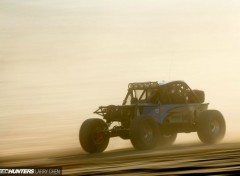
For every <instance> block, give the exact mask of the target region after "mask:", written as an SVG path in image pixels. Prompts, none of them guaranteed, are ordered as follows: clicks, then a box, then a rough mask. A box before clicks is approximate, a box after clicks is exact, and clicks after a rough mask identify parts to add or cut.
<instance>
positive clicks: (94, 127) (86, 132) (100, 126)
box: [79, 119, 110, 153]
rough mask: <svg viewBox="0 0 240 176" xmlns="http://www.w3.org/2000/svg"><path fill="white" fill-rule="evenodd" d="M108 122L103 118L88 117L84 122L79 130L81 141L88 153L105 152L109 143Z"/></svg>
mask: <svg viewBox="0 0 240 176" xmlns="http://www.w3.org/2000/svg"><path fill="white" fill-rule="evenodd" d="M107 129H108V127H107V124H106V123H105V122H104V121H103V120H101V119H88V120H86V121H84V122H83V124H82V126H81V128H80V131H79V141H80V144H81V146H82V148H83V149H84V150H85V151H86V152H88V153H100V152H103V151H104V150H105V149H106V148H107V146H108V143H109V138H110V137H109V133H108V131H107Z"/></svg>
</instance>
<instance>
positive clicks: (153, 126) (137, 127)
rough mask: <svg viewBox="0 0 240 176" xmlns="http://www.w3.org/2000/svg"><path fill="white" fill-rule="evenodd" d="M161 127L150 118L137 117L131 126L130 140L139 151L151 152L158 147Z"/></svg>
mask: <svg viewBox="0 0 240 176" xmlns="http://www.w3.org/2000/svg"><path fill="white" fill-rule="evenodd" d="M159 134H160V133H159V126H158V124H157V122H156V121H155V119H153V118H152V117H148V116H141V117H137V118H135V119H133V120H132V122H131V125H130V140H131V143H132V145H133V147H134V148H135V149H137V150H149V149H153V148H155V147H156V146H157V144H158V140H159Z"/></svg>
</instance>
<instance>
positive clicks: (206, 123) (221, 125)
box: [197, 110, 226, 144]
mask: <svg viewBox="0 0 240 176" xmlns="http://www.w3.org/2000/svg"><path fill="white" fill-rule="evenodd" d="M225 132H226V124H225V120H224V117H223V115H222V114H221V113H220V112H219V111H217V110H207V111H204V112H202V113H201V114H200V116H199V121H198V124H197V134H198V137H199V139H200V140H201V141H202V142H203V143H205V144H214V143H217V142H220V141H221V140H222V139H223V137H224V136H225Z"/></svg>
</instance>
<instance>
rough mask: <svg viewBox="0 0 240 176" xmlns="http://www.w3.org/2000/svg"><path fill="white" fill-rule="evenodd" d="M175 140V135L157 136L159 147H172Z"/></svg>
mask: <svg viewBox="0 0 240 176" xmlns="http://www.w3.org/2000/svg"><path fill="white" fill-rule="evenodd" d="M176 138H177V133H173V134H160V135H159V146H160V147H162V146H168V145H172V144H173V143H174V142H175V140H176Z"/></svg>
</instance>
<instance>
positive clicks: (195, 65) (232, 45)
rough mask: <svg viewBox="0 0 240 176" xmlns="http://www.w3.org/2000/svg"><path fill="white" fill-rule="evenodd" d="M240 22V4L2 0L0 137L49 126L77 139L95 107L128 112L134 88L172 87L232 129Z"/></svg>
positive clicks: (238, 86)
mask: <svg viewBox="0 0 240 176" xmlns="http://www.w3.org/2000/svg"><path fill="white" fill-rule="evenodd" d="M239 19H240V1H237V0H235V1H232V0H221V1H220V0H213V1H203V0H195V1H191V0H182V1H179V0H166V1H158V0H155V1H143V0H142V1H140V0H132V1H131V0H128V1H126V0H114V1H113V0H101V1H97V0H88V1H78V0H50V1H49V0H42V1H39V0H21V1H18V0H12V1H11V0H6V1H5V0H0V98H1V101H0V117H1V118H2V119H3V121H2V123H3V125H4V126H3V127H2V128H1V129H0V132H1V133H3V134H6V133H10V132H11V134H14V133H17V132H19V131H21V130H22V129H23V128H21V126H18V125H17V124H20V123H21V122H23V121H24V122H26V123H28V122H29V120H30V121H31V120H32V121H31V122H32V123H33V124H35V125H37V128H36V129H37V130H38V131H39V130H40V131H41V130H45V129H44V128H43V124H44V123H45V122H46V119H53V120H56V121H57V122H58V125H59V126H61V128H62V127H63V126H62V125H63V124H64V123H65V124H69V128H70V127H71V129H73V131H72V133H71V132H69V133H67V134H70V133H71V134H72V135H75V133H77V132H76V131H78V128H79V126H80V123H81V122H82V121H83V120H84V119H86V118H90V117H92V111H94V110H95V109H96V108H97V107H98V106H99V105H108V104H120V103H122V100H123V97H124V96H125V93H126V89H127V84H128V83H129V82H134V81H157V80H176V79H177V80H178V79H180V80H185V81H186V82H187V83H188V84H189V85H190V87H192V88H198V89H202V90H205V92H206V100H207V101H208V102H210V103H211V104H210V108H216V109H219V110H220V111H222V112H223V114H224V116H225V118H226V121H227V125H228V124H229V125H230V126H234V124H238V123H239V122H240V120H239V112H238V107H239V106H240V93H239V90H240V83H239V75H240V71H239V68H240V67H239V66H240V59H239V57H240V50H239V49H240V48H239V46H240V20H239ZM42 114H44V115H42ZM60 114H61V115H60ZM63 114H64V115H63ZM65 115H66V116H68V117H65ZM43 116H44V118H43ZM30 117H32V118H33V119H29V118H30ZM53 117H54V118H53ZM59 119H60V120H59ZM10 124H11V125H10ZM13 124H15V126H14V125H13ZM44 126H45V127H46V128H47V127H52V126H54V123H51V124H45V125H44ZM73 126H74V128H72V127H73ZM236 127H237V125H236ZM59 128H60V127H59ZM64 128H66V129H68V128H67V127H66V126H64ZM24 129H29V132H30V131H31V130H30V127H29V126H26V125H25V126H24ZM18 130H19V131H18ZM37 130H36V131H37ZM68 130H69V129H68ZM74 130H76V131H74ZM231 130H232V129H231V128H230V132H231ZM39 133H40V132H39ZM232 133H233V131H232ZM61 134H63V132H62V133H61ZM24 135H25V133H22V136H21V137H23V136H24ZM39 135H41V133H40V134H39ZM0 136H1V134H0ZM73 138H74V137H73ZM74 139H75V138H74ZM76 140H77V139H76ZM77 142H78V141H77Z"/></svg>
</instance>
